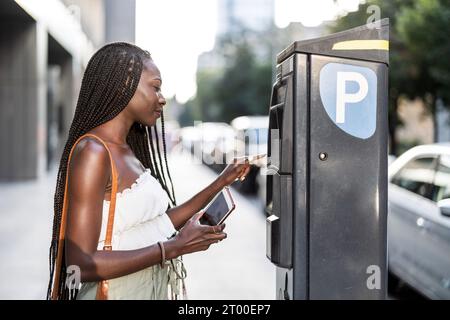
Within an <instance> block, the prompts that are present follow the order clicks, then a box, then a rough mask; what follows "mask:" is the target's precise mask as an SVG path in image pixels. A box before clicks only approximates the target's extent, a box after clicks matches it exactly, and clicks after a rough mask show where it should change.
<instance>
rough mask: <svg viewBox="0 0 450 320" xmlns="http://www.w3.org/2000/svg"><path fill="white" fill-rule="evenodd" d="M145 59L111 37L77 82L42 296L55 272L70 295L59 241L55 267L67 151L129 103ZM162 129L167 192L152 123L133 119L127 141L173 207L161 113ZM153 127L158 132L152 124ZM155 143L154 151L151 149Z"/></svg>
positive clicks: (63, 293) (64, 295)
mask: <svg viewBox="0 0 450 320" xmlns="http://www.w3.org/2000/svg"><path fill="white" fill-rule="evenodd" d="M147 59H151V56H150V53H149V52H148V51H145V50H142V49H141V48H139V47H137V46H135V45H132V44H129V43H125V42H115V43H110V44H107V45H105V46H104V47H102V48H100V49H99V50H98V51H97V52H96V53H95V54H94V55H93V56H92V58H91V59H90V60H89V62H88V65H87V67H86V70H85V72H84V76H83V80H82V82H81V88H80V93H79V96H78V102H77V106H76V109H75V114H74V117H73V121H72V124H71V126H70V130H69V136H68V138H67V142H66V144H65V147H64V150H63V153H62V156H61V161H60V164H59V170H58V176H57V181H56V191H55V196H54V218H53V235H52V241H51V245H50V253H49V265H50V280H49V283H48V289H47V299H50V298H51V297H52V287H53V282H54V280H55V279H54V276H55V272H56V271H58V272H60V274H61V276H60V279H59V283H58V284H57V285H58V292H57V297H58V299H70V298H73V296H72V295H71V294H70V292H69V290H68V288H67V287H66V285H65V283H66V276H67V274H66V265H65V257H64V256H65V252H64V246H62V250H63V252H62V257H63V261H62V266H61V270H55V267H56V266H55V263H56V257H57V255H58V238H59V231H60V227H61V216H62V207H63V200H64V192H65V182H66V175H67V162H68V158H69V153H70V150H71V149H72V147H73V145H74V143H75V142H76V140H77V139H78V138H79V137H81V136H82V135H84V134H85V133H87V132H89V131H90V130H92V129H93V128H95V127H97V126H99V125H101V124H103V123H105V122H107V121H109V120H111V119H113V118H114V117H116V116H117V115H118V114H119V113H120V112H121V111H122V110H123V109H124V108H125V107H126V106H127V105H128V103H129V101H130V100H131V98H132V97H133V95H134V93H135V91H136V88H137V86H138V83H139V80H140V77H141V74H142V71H143V65H144V62H145V60H147ZM161 129H162V137H163V152H164V160H165V161H166V171H167V175H168V177H169V179H170V183H171V191H169V188H168V186H167V185H166V178H165V173H164V171H163V170H162V168H163V165H162V163H161V154H160V147H159V141H158V139H157V138H156V139H153V138H152V135H151V131H152V128H149V127H147V126H145V125H142V124H140V123H134V124H133V125H132V126H131V129H130V132H129V133H128V136H127V143H128V144H129V145H130V147H131V149H132V151H133V153H134V154H135V155H136V157H137V158H138V159H139V160H140V161H141V163H142V164H143V165H144V167H146V168H149V169H150V172H151V174H152V175H153V176H154V177H155V178H156V179H157V180H158V181H159V183H160V184H161V186H162V188H163V189H164V190H165V191H166V193H167V195H168V196H169V199H170V202H171V204H172V205H173V206H176V200H175V193H174V189H173V184H172V178H171V177H170V173H169V169H168V165H167V157H166V144H165V138H164V136H165V132H164V116H163V113H162V114H161ZM153 130H154V132H155V135H156V137H157V128H156V125H155V126H154V128H153ZM155 144H156V150H157V154H156V153H155V146H154V145H155ZM158 160H159V163H158ZM158 166H159V168H161V170H160V169H159V168H158ZM170 206H171V205H170V204H169V207H170Z"/></svg>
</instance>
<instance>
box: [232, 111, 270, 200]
mask: <svg viewBox="0 0 450 320" xmlns="http://www.w3.org/2000/svg"><path fill="white" fill-rule="evenodd" d="M230 124H231V126H232V127H233V129H234V130H235V134H236V146H235V151H234V152H235V154H236V155H237V156H244V155H256V154H261V153H265V154H267V138H268V130H269V129H268V128H269V117H268V116H241V117H237V118H235V119H233V120H232V121H231V123H230ZM263 161H265V159H262V161H259V162H258V164H257V165H253V166H252V167H251V170H250V172H249V174H248V175H247V177H246V179H245V180H244V181H243V182H242V183H241V184H239V185H237V188H238V190H239V191H241V192H242V193H248V194H256V193H258V190H261V189H262V188H265V180H264V179H258V178H261V177H259V176H260V174H259V172H260V167H259V165H261V164H262V163H264V162H263ZM258 182H259V183H258Z"/></svg>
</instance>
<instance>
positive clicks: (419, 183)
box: [392, 157, 437, 200]
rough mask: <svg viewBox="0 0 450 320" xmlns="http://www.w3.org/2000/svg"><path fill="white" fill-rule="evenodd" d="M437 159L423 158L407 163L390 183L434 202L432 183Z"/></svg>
mask: <svg viewBox="0 0 450 320" xmlns="http://www.w3.org/2000/svg"><path fill="white" fill-rule="evenodd" d="M436 166H437V158H436V157H423V158H416V159H413V160H411V161H410V162H408V163H407V164H406V165H405V166H404V167H403V168H401V169H400V171H399V172H397V174H396V175H395V176H394V178H393V179H392V183H393V184H396V185H398V186H400V187H402V188H405V189H407V190H409V191H411V192H414V193H415V194H418V195H420V196H422V197H425V198H427V199H430V200H434V188H433V181H434V177H435V174H436Z"/></svg>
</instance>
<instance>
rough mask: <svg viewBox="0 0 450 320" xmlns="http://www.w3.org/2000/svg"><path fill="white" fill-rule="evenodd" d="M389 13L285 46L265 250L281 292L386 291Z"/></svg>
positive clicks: (363, 295)
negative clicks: (356, 26)
mask: <svg viewBox="0 0 450 320" xmlns="http://www.w3.org/2000/svg"><path fill="white" fill-rule="evenodd" d="M388 36H389V21H388V19H383V20H381V21H378V22H375V23H374V24H371V25H365V26H361V27H358V28H355V29H351V30H347V31H344V32H340V33H336V34H332V35H329V36H326V37H322V38H318V39H312V40H306V41H298V42H295V43H293V44H292V45H291V46H289V47H288V48H286V49H285V50H283V51H282V52H281V53H280V54H279V55H278V56H277V78H276V82H275V84H274V86H273V91H272V101H271V106H270V111H269V146H268V149H269V150H268V156H269V158H268V168H267V169H268V170H267V193H266V194H267V201H266V205H267V206H266V208H267V213H268V218H267V222H266V223H267V257H268V258H269V259H270V260H271V261H272V262H273V263H274V264H275V265H276V266H277V268H276V269H277V293H276V297H277V299H384V298H385V296H386V285H387V253H386V250H387V249H386V248H387V245H386V242H387V239H386V228H387V92H388V85H387V80H388V58H389V51H388V50H389V49H388V44H389V42H388Z"/></svg>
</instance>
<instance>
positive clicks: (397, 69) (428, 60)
mask: <svg viewBox="0 0 450 320" xmlns="http://www.w3.org/2000/svg"><path fill="white" fill-rule="evenodd" d="M373 4H375V5H377V6H379V7H380V9H381V15H382V17H383V18H385V17H387V18H389V20H390V30H391V32H390V45H389V46H390V52H389V60H390V63H389V136H390V146H391V152H392V153H394V154H396V153H397V141H396V139H395V132H396V129H397V127H398V125H399V120H398V117H397V110H398V101H399V98H400V97H402V96H405V97H408V98H410V99H413V98H420V99H422V100H423V101H424V102H425V105H426V106H427V108H428V110H429V111H430V113H431V114H432V115H433V118H434V116H435V114H436V108H435V102H436V99H437V98H440V99H442V100H443V101H444V103H446V104H447V105H448V101H449V97H448V95H449V92H450V88H449V86H450V85H449V83H450V81H449V79H450V75H449V72H450V66H449V59H448V58H447V57H448V56H449V54H450V47H449V46H450V38H449V37H450V33H449V32H448V27H449V21H450V3H449V1H448V0H390V1H382V0H368V1H367V2H366V3H364V4H360V6H359V10H358V11H356V12H351V13H349V14H347V15H346V16H343V17H341V18H339V19H338V20H337V22H336V26H335V27H334V28H333V31H341V30H345V29H348V28H351V27H356V26H358V25H362V24H365V23H366V22H367V18H368V17H369V15H368V14H367V7H368V6H370V5H373ZM434 127H435V137H436V135H437V130H436V125H435V126H434Z"/></svg>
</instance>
